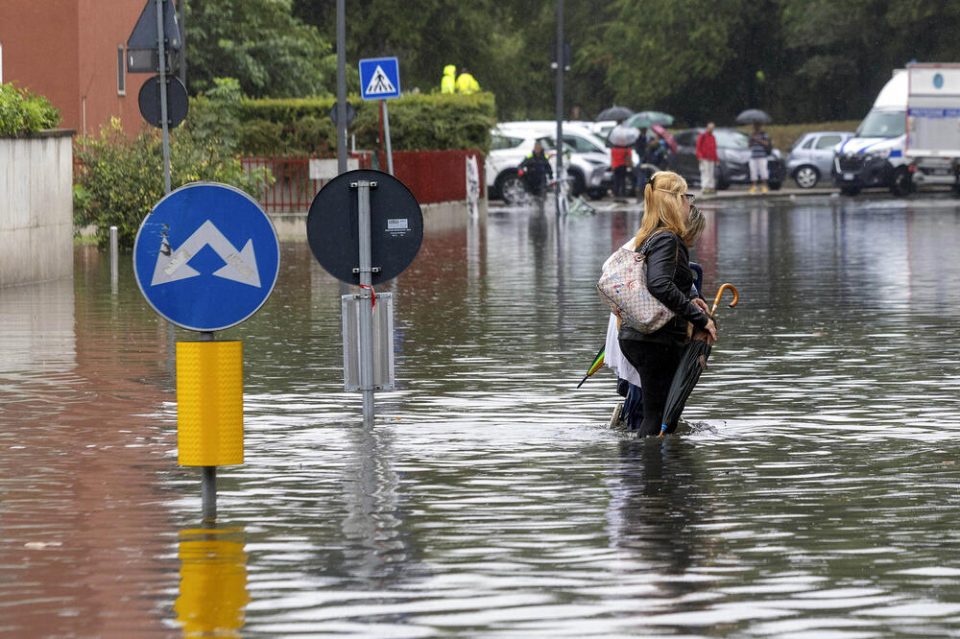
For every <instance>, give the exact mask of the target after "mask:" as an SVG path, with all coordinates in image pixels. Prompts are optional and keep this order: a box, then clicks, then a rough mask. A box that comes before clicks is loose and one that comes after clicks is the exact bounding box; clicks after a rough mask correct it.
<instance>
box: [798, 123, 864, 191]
mask: <svg viewBox="0 0 960 639" xmlns="http://www.w3.org/2000/svg"><path fill="white" fill-rule="evenodd" d="M852 137H853V131H814V132H811V133H804V134H803V135H801V136H800V137H799V138H798V139H797V141H796V142H794V143H793V146H792V147H791V148H790V155H788V156H787V175H789V176H790V177H792V178H793V181H794V182H796V183H797V186H799V187H800V188H801V189H812V188H813V187H815V186H816V185H817V184H818V183H819V182H820V180H822V179H824V178H829V177H830V175H831V174H832V172H833V158H834V156H835V155H836V153H837V146H839V145H840V144H842V143H843V142H845V141H846V140H848V139H849V138H852Z"/></svg>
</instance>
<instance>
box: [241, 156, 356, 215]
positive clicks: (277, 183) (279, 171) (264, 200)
mask: <svg viewBox="0 0 960 639" xmlns="http://www.w3.org/2000/svg"><path fill="white" fill-rule="evenodd" d="M350 157H351V158H356V159H358V160H359V161H360V168H361V169H369V168H370V164H371V161H372V156H371V154H370V153H363V154H360V153H358V154H351V156H350ZM310 159H311V158H308V157H247V158H243V159H242V160H241V162H242V163H243V168H244V169H246V170H247V171H253V170H256V169H262V168H266V169H269V170H270V173H271V175H273V179H274V183H273V186H271V187H270V188H268V189H265V190H264V191H263V192H261V193H260V194H259V196H258V199H259V200H260V205H261V206H262V207H263V210H264V211H265V212H267V213H306V212H307V211H308V210H309V209H310V204H311V203H312V202H313V198H314V196H315V195H316V194H317V191H319V190H320V189H321V188H323V187H324V185H325V184H326V183H327V182H329V180H317V179H312V178H311V177H310Z"/></svg>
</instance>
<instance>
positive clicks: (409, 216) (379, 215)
mask: <svg viewBox="0 0 960 639" xmlns="http://www.w3.org/2000/svg"><path fill="white" fill-rule="evenodd" d="M307 240H308V241H309V243H310V249H311V250H312V251H313V255H314V257H316V258H317V261H318V262H319V263H320V266H322V267H323V268H324V269H325V270H326V271H327V272H328V273H330V274H331V275H333V276H334V277H336V278H337V279H339V280H340V281H342V282H345V283H347V284H351V285H353V286H359V287H360V292H359V293H357V294H354V295H344V296H343V298H342V300H343V303H344V321H343V325H344V373H345V380H344V386H345V387H346V389H347V390H360V391H361V393H362V394H363V423H364V426H365V427H367V428H370V427H372V426H373V418H374V404H373V398H374V391H376V390H378V389H380V390H388V389H390V388H392V387H393V377H392V372H393V371H392V362H393V341H392V340H393V335H392V330H391V327H392V322H393V318H392V315H391V312H392V309H393V305H392V296H391V295H390V294H389V293H384V294H377V293H376V291H375V290H374V286H376V285H379V284H380V283H382V282H385V281H388V280H391V279H393V278H394V277H396V276H397V275H399V274H400V273H401V272H403V271H404V270H405V269H406V268H407V267H408V266H409V265H410V263H411V262H412V261H413V259H414V258H415V257H416V255H417V253H418V252H419V250H420V244H421V243H422V241H423V213H422V212H421V210H420V205H419V204H418V203H417V200H416V198H414V197H413V194H412V193H410V191H409V190H408V189H407V187H406V186H404V185H403V183H402V182H400V181H399V180H397V179H396V178H394V177H392V176H390V175H388V174H386V173H381V172H380V171H370V170H359V171H348V172H347V173H342V174H340V175H339V176H337V177H336V178H334V179H333V180H331V181H330V182H328V183H327V184H326V186H324V187H323V188H322V189H320V192H319V193H317V195H316V197H315V198H314V199H313V203H312V204H311V205H310V213H309V215H308V216H307ZM384 298H386V299H384ZM350 304H355V307H350V306H348V305H350ZM353 317H356V318H357V320H358V321H357V322H356V324H354V322H353V321H352V319H351V318H353ZM355 325H356V327H357V330H358V332H359V335H358V336H354V335H352V331H353V327H354V326H355ZM378 337H379V338H378ZM378 362H379V366H378ZM357 369H359V375H358V376H357V377H359V380H355V379H354V373H355V372H356V370H357Z"/></svg>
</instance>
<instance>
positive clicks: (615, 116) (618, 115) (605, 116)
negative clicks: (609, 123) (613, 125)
mask: <svg viewBox="0 0 960 639" xmlns="http://www.w3.org/2000/svg"><path fill="white" fill-rule="evenodd" d="M631 115H633V111H631V110H630V109H628V108H627V107H622V106H612V107H609V108H607V109H604V110H603V111H601V112H600V113H598V114H597V120H596V121H597V122H600V121H601V120H616V121H617V122H619V121H621V120H626V119H627V118H629V117H630V116H631Z"/></svg>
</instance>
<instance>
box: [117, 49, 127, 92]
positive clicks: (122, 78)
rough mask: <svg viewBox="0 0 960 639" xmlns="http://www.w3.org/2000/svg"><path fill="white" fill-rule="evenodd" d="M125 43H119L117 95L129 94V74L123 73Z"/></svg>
mask: <svg viewBox="0 0 960 639" xmlns="http://www.w3.org/2000/svg"><path fill="white" fill-rule="evenodd" d="M123 62H124V59H123V45H122V44H118V45H117V95H126V94H127V76H126V75H124V73H123Z"/></svg>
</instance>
